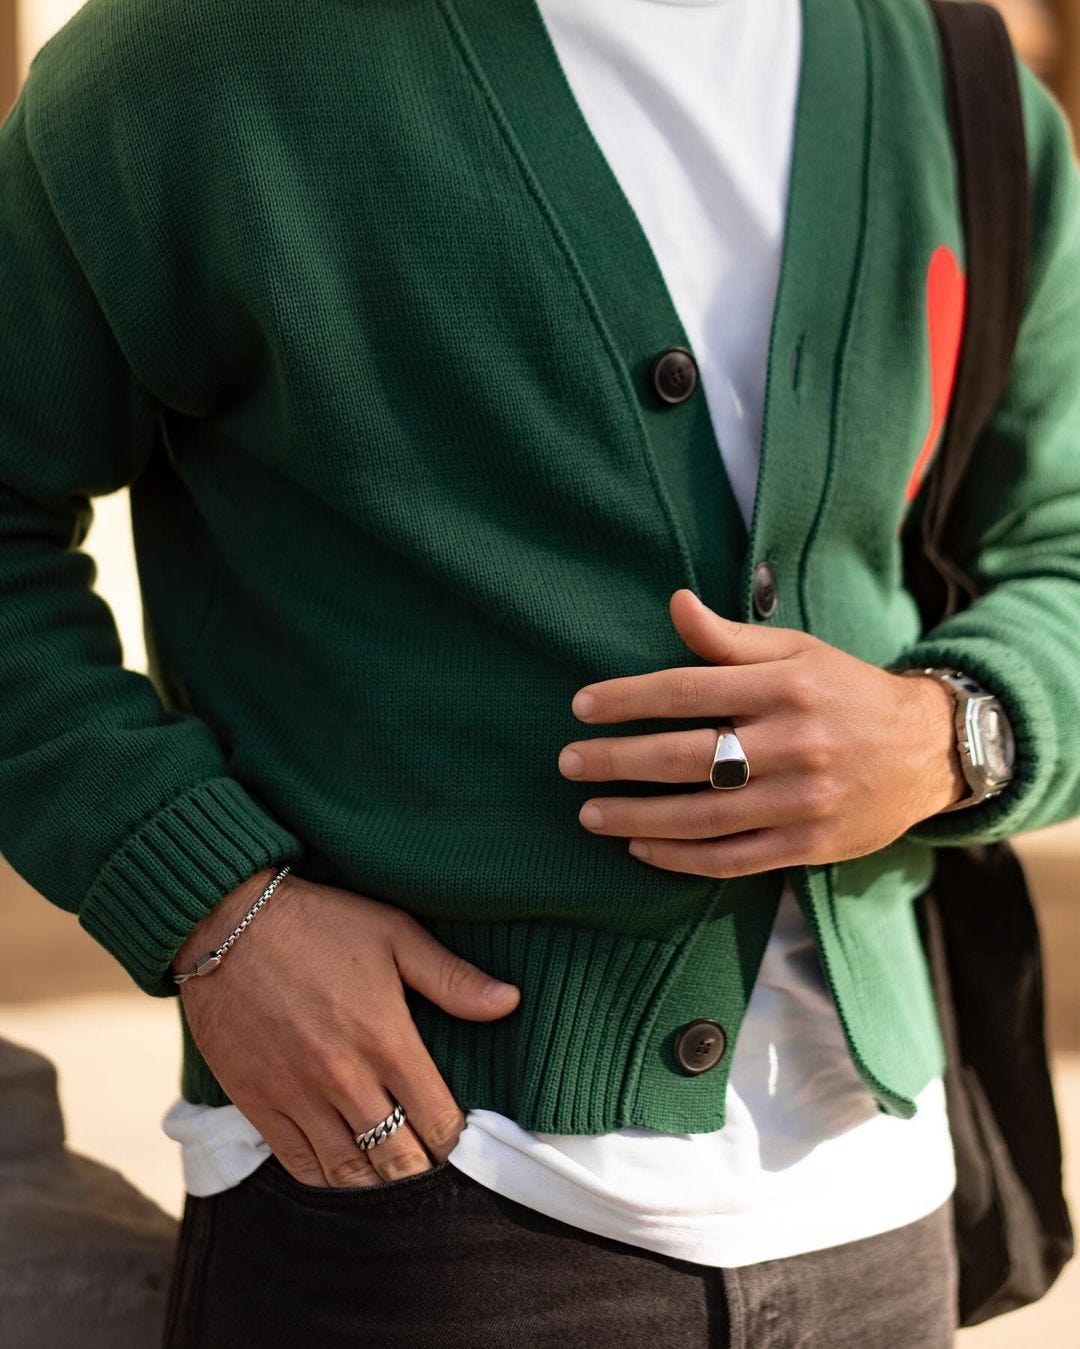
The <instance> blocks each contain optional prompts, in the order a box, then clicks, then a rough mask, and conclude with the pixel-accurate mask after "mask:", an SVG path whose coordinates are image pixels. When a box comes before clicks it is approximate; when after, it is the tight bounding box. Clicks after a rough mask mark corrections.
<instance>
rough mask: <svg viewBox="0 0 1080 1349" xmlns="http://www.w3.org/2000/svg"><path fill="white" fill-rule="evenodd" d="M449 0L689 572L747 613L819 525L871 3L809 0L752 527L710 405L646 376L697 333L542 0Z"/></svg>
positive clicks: (713, 599) (861, 137) (845, 302)
mask: <svg viewBox="0 0 1080 1349" xmlns="http://www.w3.org/2000/svg"><path fill="white" fill-rule="evenodd" d="M440 4H441V5H442V7H443V10H444V13H445V14H446V16H447V19H448V22H449V24H450V27H451V30H452V31H453V32H454V34H455V35H456V37H457V40H458V42H459V43H460V45H461V47H462V51H463V55H464V57H465V59H466V60H467V61H469V62H471V63H472V65H473V71H474V75H475V77H476V79H477V82H478V85H479V87H480V91H481V93H482V95H483V96H484V97H485V99H486V100H487V101H488V103H489V105H490V107H491V111H492V114H493V116H495V118H496V120H497V121H498V122H500V124H501V126H502V130H503V133H504V135H505V136H506V138H507V140H508V142H509V144H510V146H511V148H512V150H513V151H514V153H515V154H516V155H517V157H518V159H519V163H520V165H521V168H522V171H523V173H524V175H525V178H526V181H527V185H528V187H529V188H530V190H531V191H532V192H533V194H534V196H535V197H536V199H537V201H538V204H539V205H540V207H541V208H542V209H543V210H544V211H545V212H546V213H547V214H548V216H549V219H550V221H551V225H552V228H553V230H554V231H555V232H556V234H557V235H559V236H560V237H561V239H562V241H563V242H564V246H565V248H566V251H567V256H568V259H570V260H571V263H572V265H575V266H576V267H577V268H578V269H579V275H580V281H581V284H582V285H583V287H584V288H585V290H586V292H587V295H588V297H589V298H590V301H591V304H592V306H593V311H594V318H595V321H596V322H597V324H598V325H599V327H600V329H601V336H602V337H603V338H604V340H605V342H606V344H607V345H608V347H609V350H610V351H611V353H612V354H613V355H614V356H615V357H616V358H617V360H618V361H619V363H620V364H621V366H622V369H623V372H624V376H625V378H626V380H627V393H628V397H629V398H631V399H632V401H633V403H634V405H635V406H636V408H637V411H638V413H639V416H640V419H641V422H642V426H643V440H644V444H645V452H646V454H647V455H648V456H649V458H650V464H651V469H652V472H653V476H654V480H655V482H656V484H657V491H658V494H659V496H660V498H661V501H662V503H663V504H664V505H665V507H666V509H667V510H668V511H669V513H670V518H671V522H672V528H673V530H674V531H675V535H676V538H677V539H678V542H679V546H680V552H681V555H682V558H683V562H684V567H685V573H686V583H687V584H690V585H692V586H693V587H694V588H695V589H696V590H697V592H698V594H700V595H701V597H702V599H703V600H704V601H705V602H706V603H707V604H709V605H710V606H711V607H713V608H715V609H717V610H718V611H719V612H722V613H727V614H729V615H730V616H732V617H740V618H743V619H749V618H750V617H751V616H752V613H753V611H752V598H751V578H752V573H753V569H754V566H755V565H756V564H757V562H759V561H760V560H763V559H767V558H768V556H769V553H770V551H771V549H770V540H771V539H773V538H775V537H777V534H778V533H779V532H780V531H784V532H785V534H789V533H790V531H791V530H792V529H793V528H794V529H799V530H801V531H802V533H803V535H804V536H806V537H807V538H808V537H809V536H810V534H811V533H812V531H813V527H814V522H815V519H816V517H817V514H818V510H819V507H820V503H821V502H822V500H823V497H824V493H825V491H826V488H827V480H828V466H829V461H830V459H831V438H832V434H833V416H832V410H833V399H834V392H835V386H836V384H837V381H838V375H839V363H840V358H841V356H842V349H843V340H844V335H845V333H846V328H847V318H848V312H849V305H850V299H851V296H852V294H853V288H854V284H855V282H856V280H857V273H858V261H859V257H860V253H861V248H860V245H861V238H862V230H863V226H864V221H865V216H866V207H867V187H866V162H865V161H866V158H867V155H866V148H867V143H868V134H869V132H868V126H869V121H868V115H867V114H868V111H869V93H868V76H869V61H868V53H867V45H866V38H865V25H864V22H863V17H862V12H861V8H860V5H861V0H802V9H803V39H802V51H801V54H800V70H799V87H798V94H797V101H796V124H795V129H794V143H793V147H792V156H791V168H790V177H789V189H788V200H787V207H786V217H785V225H784V234H783V240H784V242H783V251H782V258H781V268H780V278H779V282H778V286H777V294H776V300H775V304H774V310H773V316H772V325H771V336H770V343H769V358H768V372H767V378H766V384H765V405H764V410H763V420H762V443H761V462H760V468H759V474H758V489H757V494H756V498H755V504H754V511H753V517H752V520H751V527H750V530H749V532H748V531H747V529H746V526H745V524H744V522H743V518H742V514H741V512H740V510H739V507H738V504H737V502H736V500H735V496H734V493H733V491H732V488H731V484H730V481H729V479H728V476H727V472H726V470H725V468H724V463H723V458H722V456H721V454H720V450H719V446H718V444H717V440H716V436H715V432H714V429H713V426H712V422H711V419H710V417H709V412H708V407H707V405H706V402H705V399H704V398H703V397H692V398H690V399H688V400H687V401H686V402H685V403H682V404H679V405H677V406H669V405H664V404H662V403H660V401H659V400H658V399H656V398H655V396H654V395H653V394H652V391H651V389H650V387H649V365H650V363H651V361H652V359H653V357H654V356H655V355H656V354H657V353H658V352H659V351H662V350H663V349H664V348H666V347H669V346H675V345H681V346H687V347H689V345H690V344H689V341H688V339H687V336H686V333H685V331H684V329H683V326H682V323H681V321H680V319H679V316H678V313H677V311H676V309H675V306H674V302H673V300H672V297H671V294H670V292H669V290H668V288H667V286H666V283H665V281H664V278H663V275H662V273H661V270H660V267H659V264H658V262H657V260H656V257H655V255H654V253H653V251H652V247H651V245H650V243H649V241H648V238H647V236H646V234H645V231H644V229H643V227H642V225H641V222H640V221H639V220H638V217H637V215H636V214H635V212H634V210H633V208H632V206H631V205H630V202H629V201H628V199H627V198H626V196H625V194H624V193H623V190H622V187H621V185H620V184H619V181H618V179H617V178H616V176H615V174H614V172H613V170H612V168H611V166H610V165H609V163H608V161H607V159H606V157H605V156H604V154H603V151H602V150H601V148H600V146H599V144H598V142H597V140H596V139H595V137H594V136H593V134H592V130H591V128H590V126H589V124H588V122H587V120H586V118H585V115H584V112H583V111H582V109H581V107H580V105H579V104H578V102H577V99H576V98H575V96H574V93H573V90H572V88H571V86H570V83H569V81H568V79H567V78H566V75H565V72H564V71H563V68H562V66H561V64H560V62H559V59H558V55H557V53H556V50H555V47H554V45H553V43H552V41H551V38H550V36H549V34H548V31H547V28H546V25H545V24H544V20H543V16H542V15H541V13H540V11H539V9H538V7H537V5H536V0H505V3H504V4H502V5H500V7H499V14H498V18H497V20H496V19H494V18H493V17H492V13H491V9H490V6H488V5H487V4H485V3H484V2H483V0H440ZM732 321H733V322H738V316H737V315H736V316H733V319H732ZM699 392H700V391H699ZM782 580H783V578H781V583H782ZM782 597H783V591H782ZM786 600H787V603H786V604H784V605H783V608H782V609H781V610H780V611H779V612H778V615H777V621H781V620H782V621H783V622H784V623H785V624H788V625H798V623H799V618H800V614H799V609H798V608H797V607H796V596H794V595H791V594H788V595H787V596H786Z"/></svg>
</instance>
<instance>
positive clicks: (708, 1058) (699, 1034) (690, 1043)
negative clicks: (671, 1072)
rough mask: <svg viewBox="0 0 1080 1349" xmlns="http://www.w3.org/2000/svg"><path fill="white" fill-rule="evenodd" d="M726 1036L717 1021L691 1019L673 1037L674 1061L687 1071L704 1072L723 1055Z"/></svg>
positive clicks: (725, 1046)
mask: <svg viewBox="0 0 1080 1349" xmlns="http://www.w3.org/2000/svg"><path fill="white" fill-rule="evenodd" d="M725 1049H727V1036H726V1035H725V1034H724V1028H723V1026H721V1025H720V1023H719V1021H691V1022H690V1024H689V1026H684V1027H683V1028H682V1030H681V1031H679V1033H678V1035H677V1036H676V1037H675V1062H676V1063H677V1064H678V1065H679V1067H680V1068H682V1069H683V1070H684V1072H687V1073H706V1072H708V1070H709V1069H710V1068H715V1067H716V1065H717V1064H718V1063H719V1062H720V1060H721V1059H722V1058H723V1057H724V1050H725Z"/></svg>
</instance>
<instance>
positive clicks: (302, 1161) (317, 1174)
mask: <svg viewBox="0 0 1080 1349" xmlns="http://www.w3.org/2000/svg"><path fill="white" fill-rule="evenodd" d="M274 1155H275V1156H276V1157H277V1159H278V1161H279V1162H280V1163H281V1165H282V1166H283V1167H284V1168H285V1170H286V1171H288V1173H289V1175H290V1176H292V1178H293V1179H294V1180H298V1181H299V1182H300V1184H301V1185H320V1186H321V1185H322V1184H323V1183H324V1182H323V1173H322V1167H321V1166H320V1165H319V1163H318V1160H317V1159H316V1158H315V1157H314V1156H312V1154H311V1153H310V1152H305V1153H302V1152H300V1151H299V1149H297V1148H282V1149H281V1150H280V1151H278V1152H276V1153H275V1154H274Z"/></svg>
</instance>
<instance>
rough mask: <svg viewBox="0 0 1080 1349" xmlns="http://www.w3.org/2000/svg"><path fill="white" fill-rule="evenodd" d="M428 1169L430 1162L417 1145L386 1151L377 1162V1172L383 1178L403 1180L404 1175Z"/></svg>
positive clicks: (413, 1174) (411, 1174) (412, 1174)
mask: <svg viewBox="0 0 1080 1349" xmlns="http://www.w3.org/2000/svg"><path fill="white" fill-rule="evenodd" d="M380 1146H382V1144H380ZM430 1169H431V1163H430V1162H429V1161H428V1159H427V1158H426V1157H425V1156H424V1154H423V1153H422V1152H421V1151H420V1149H419V1148H418V1147H410V1148H408V1149H407V1150H406V1149H405V1148H399V1149H397V1150H396V1151H394V1152H389V1153H387V1154H386V1155H385V1156H383V1157H382V1158H381V1160H380V1162H379V1174H380V1175H381V1176H382V1178H383V1179H384V1180H404V1179H405V1177H406V1176H415V1175H416V1173H417V1172H418V1171H429V1170H430Z"/></svg>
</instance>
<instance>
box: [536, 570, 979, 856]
mask: <svg viewBox="0 0 1080 1349" xmlns="http://www.w3.org/2000/svg"><path fill="white" fill-rule="evenodd" d="M669 610H670V614H671V618H672V621H673V623H674V624H675V627H676V629H677V631H678V633H679V636H680V637H681V638H682V639H683V641H684V642H685V643H686V645H687V646H688V647H689V648H690V650H691V651H693V652H694V653H695V654H696V655H698V656H700V657H702V659H704V660H706V661H711V662H713V664H712V665H706V666H700V665H695V666H687V667H682V668H679V669H673V670H659V671H656V672H655V673H653V674H644V675H635V676H630V677H628V678H625V679H608V680H604V681H603V682H602V683H598V684H589V685H587V686H586V687H584V688H582V689H580V690H579V691H578V693H577V694H576V695H575V697H574V701H573V704H572V709H573V711H574V713H575V715H576V716H577V717H578V718H579V719H580V720H582V721H586V722H593V723H600V722H624V721H634V720H640V719H643V718H654V717H680V718H692V717H709V718H711V719H712V720H713V721H714V722H719V721H722V720H725V719H731V720H732V721H733V722H734V724H735V728H736V730H737V732H738V736H739V740H740V742H741V743H742V746H743V750H744V752H745V754H746V757H747V759H748V761H749V764H750V781H749V782H748V783H747V784H746V786H745V787H741V788H738V789H736V790H734V791H717V790H716V789H714V788H713V787H711V786H709V769H710V765H711V763H712V757H713V752H714V750H715V748H716V730H715V729H714V727H705V728H703V729H701V730H692V731H677V732H666V733H662V734H659V735H637V736H624V737H606V736H605V737H602V738H599V739H593V740H577V741H574V742H573V743H572V744H569V745H566V746H564V748H563V750H562V752H561V753H560V755H559V770H560V772H561V773H562V774H563V776H564V777H567V778H572V779H575V780H585V781H590V782H609V781H615V780H619V779H622V780H639V781H643V782H700V783H702V786H703V790H702V791H700V792H685V793H683V792H679V793H671V792H669V793H667V794H666V795H661V796H642V797H637V796H635V797H626V796H609V797H594V798H593V799H592V800H590V801H587V802H586V803H585V805H584V806H583V807H582V809H581V812H580V814H579V817H578V818H579V819H580V820H581V823H582V824H583V825H584V826H585V827H586V828H588V829H589V830H591V831H592V832H593V833H596V834H611V835H615V836H617V837H622V838H629V839H630V840H631V844H630V850H631V852H633V854H634V856H636V857H640V858H641V859H642V860H643V861H648V863H649V864H650V865H652V866H657V867H661V868H663V869H665V870H667V871H682V872H687V873H690V874H692V875H700V876H718V877H727V876H744V875H749V874H751V873H753V872H758V871H767V870H769V869H771V868H773V867H784V866H795V865H798V864H805V863H824V862H838V861H842V860H844V859H846V858H849V857H859V856H861V855H862V854H864V853H869V852H875V851H876V850H877V849H879V848H883V847H884V846H885V845H886V844H888V843H891V842H892V841H893V839H896V838H898V837H899V836H900V835H901V834H903V833H904V832H905V831H906V830H907V829H909V828H911V826H912V825H914V824H916V823H917V822H918V821H919V820H923V819H925V818H926V817H927V816H929V815H934V814H936V813H937V812H938V811H939V810H942V809H943V808H944V807H945V806H947V805H951V804H952V803H953V802H954V801H958V800H960V798H961V797H962V796H963V795H964V794H965V793H966V791H967V786H966V783H965V779H964V776H963V772H962V770H961V767H960V759H959V755H958V753H957V749H956V733H955V730H954V726H953V698H952V695H951V694H950V693H949V691H948V689H947V688H945V687H944V685H942V684H941V683H940V682H939V681H938V680H937V679H933V678H930V677H929V676H927V677H924V678H911V677H908V676H904V675H899V674H893V673H890V672H888V671H886V670H882V669H879V668H878V667H877V666H876V665H869V664H867V663H866V662H865V661H861V660H859V659H857V658H856V657H855V656H851V655H848V654H847V653H846V652H843V651H840V650H838V649H837V648H836V647H833V646H829V645H828V644H827V643H825V642H822V641H820V640H819V639H818V638H816V637H811V636H808V635H807V634H806V633H803V632H799V631H797V630H795V629H792V628H767V627H756V626H754V625H752V624H747V623H734V622H731V621H730V620H729V619H726V618H722V617H721V616H720V615H719V614H717V613H714V612H713V610H711V609H709V608H707V607H706V606H705V605H704V604H703V603H702V602H701V601H700V600H699V599H698V598H697V596H696V595H694V593H693V591H691V590H676V591H675V592H674V594H673V595H672V597H671V600H670V603H669ZM639 844H643V845H644V846H645V848H647V850H648V851H647V852H645V851H639V850H638V848H637V846H636V845H639Z"/></svg>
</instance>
